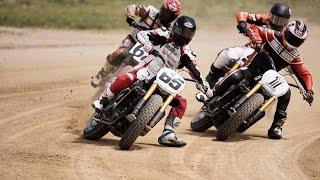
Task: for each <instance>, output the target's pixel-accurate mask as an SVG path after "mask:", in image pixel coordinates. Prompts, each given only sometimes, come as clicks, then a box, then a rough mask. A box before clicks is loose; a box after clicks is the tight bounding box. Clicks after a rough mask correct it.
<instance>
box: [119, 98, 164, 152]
mask: <svg viewBox="0 0 320 180" xmlns="http://www.w3.org/2000/svg"><path fill="white" fill-rule="evenodd" d="M162 104H163V100H162V97H161V96H160V95H157V94H155V95H152V96H151V97H150V99H149V100H148V102H147V103H146V105H145V106H144V107H143V108H142V109H141V110H140V113H139V115H138V116H137V119H136V120H134V121H133V122H132V124H131V125H130V127H129V128H128V129H127V130H126V132H125V133H124V134H123V136H122V138H121V139H120V141H119V147H120V149H121V150H128V149H130V147H131V146H132V144H133V143H134V142H135V141H136V139H137V138H138V137H139V135H140V133H141V131H143V130H144V128H145V127H146V125H147V124H148V122H149V121H150V120H151V118H152V117H153V116H154V115H155V114H156V112H157V111H158V109H159V108H160V107H161V106H162Z"/></svg>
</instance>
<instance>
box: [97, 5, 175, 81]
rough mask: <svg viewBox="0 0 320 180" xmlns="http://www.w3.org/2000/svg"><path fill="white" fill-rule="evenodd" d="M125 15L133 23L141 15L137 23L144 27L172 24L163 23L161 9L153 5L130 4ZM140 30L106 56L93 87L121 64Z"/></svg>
mask: <svg viewBox="0 0 320 180" xmlns="http://www.w3.org/2000/svg"><path fill="white" fill-rule="evenodd" d="M125 16H126V18H127V22H128V23H129V25H131V24H132V23H133V22H135V21H134V19H135V17H140V21H139V22H137V23H136V24H137V25H138V26H139V27H142V28H143V29H148V30H151V29H156V28H158V27H161V26H165V27H167V26H170V24H167V25H163V24H161V23H160V21H159V18H158V16H159V11H158V9H156V8H155V7H154V6H152V5H148V6H143V5H135V4H132V5H129V6H127V7H126V9H125ZM139 31H140V30H139V29H138V28H134V29H133V31H132V32H131V33H130V34H129V35H128V36H127V37H126V38H125V39H123V41H122V44H121V46H120V47H119V48H118V49H116V50H115V51H114V52H113V53H111V54H109V55H108V56H107V57H106V62H105V64H104V65H103V67H102V69H101V70H100V71H99V72H98V74H97V75H96V76H95V77H93V78H92V81H91V85H92V86H93V87H97V86H99V85H101V83H102V82H103V78H104V77H105V76H106V75H107V74H108V73H109V72H110V71H111V70H112V69H113V68H114V67H116V66H118V65H120V64H121V62H122V61H123V60H124V59H125V57H126V56H127V55H128V53H129V50H130V49H131V48H132V47H133V46H134V44H135V43H136V41H137V39H136V35H137V33H138V32H139Z"/></svg>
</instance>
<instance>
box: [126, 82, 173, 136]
mask: <svg viewBox="0 0 320 180" xmlns="http://www.w3.org/2000/svg"><path fill="white" fill-rule="evenodd" d="M157 87H158V85H157V84H155V83H154V84H152V85H151V87H150V88H149V90H148V91H147V92H146V94H145V95H144V96H143V98H142V99H141V100H140V101H139V102H138V104H137V105H136V106H135V107H134V109H133V111H132V113H131V114H129V115H128V116H127V117H126V118H127V120H128V121H129V122H132V121H134V120H135V119H136V116H137V115H138V114H139V110H140V109H141V108H142V107H143V106H144V105H145V104H146V102H147V101H148V99H149V98H150V97H151V95H152V94H153V93H154V91H155V90H156V89H157ZM174 97H175V96H174V95H170V96H168V97H167V99H166V100H165V102H164V103H163V105H162V106H161V108H160V109H159V110H158V111H157V112H156V114H155V115H154V116H153V118H152V120H151V121H150V123H149V124H148V125H147V129H148V131H150V130H151V129H152V128H153V127H154V126H155V125H156V124H157V123H158V122H159V121H160V120H161V119H162V118H163V116H164V115H165V110H166V108H167V107H168V106H169V104H170V103H171V101H172V100H173V99H174ZM148 131H147V132H148ZM147 132H146V133H147Z"/></svg>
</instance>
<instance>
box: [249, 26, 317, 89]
mask: <svg viewBox="0 0 320 180" xmlns="http://www.w3.org/2000/svg"><path fill="white" fill-rule="evenodd" d="M247 35H248V36H249V38H250V39H251V41H252V43H253V44H262V43H265V45H264V46H263V50H265V51H266V52H268V54H269V56H270V57H271V58H272V59H273V61H274V63H275V67H276V69H277V71H280V70H281V69H283V68H285V67H287V66H290V67H291V69H292V70H293V72H294V74H295V75H296V76H297V78H298V79H299V81H300V83H301V84H302V85H303V87H304V88H305V90H306V91H307V92H308V91H311V92H313V81H312V75H311V73H310V72H309V70H308V69H307V68H306V67H305V66H304V63H303V61H302V59H301V57H300V54H299V52H298V50H288V49H286V48H285V46H284V45H283V43H282V38H283V37H282V34H281V33H280V32H277V31H274V30H271V29H268V28H263V27H259V26H256V25H251V26H250V27H249V28H248V30H247ZM258 58H259V57H255V58H254V59H253V60H252V62H251V64H252V63H254V64H253V65H255V64H257V65H258V63H255V62H257V61H259V63H262V62H261V60H258ZM255 59H256V60H255ZM259 67H260V68H263V63H262V64H261V65H260V66H259Z"/></svg>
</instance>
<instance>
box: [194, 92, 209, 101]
mask: <svg viewBox="0 0 320 180" xmlns="http://www.w3.org/2000/svg"><path fill="white" fill-rule="evenodd" d="M196 99H197V101H199V102H205V101H207V100H208V97H207V96H206V95H205V94H204V93H203V92H198V93H197V94H196Z"/></svg>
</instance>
